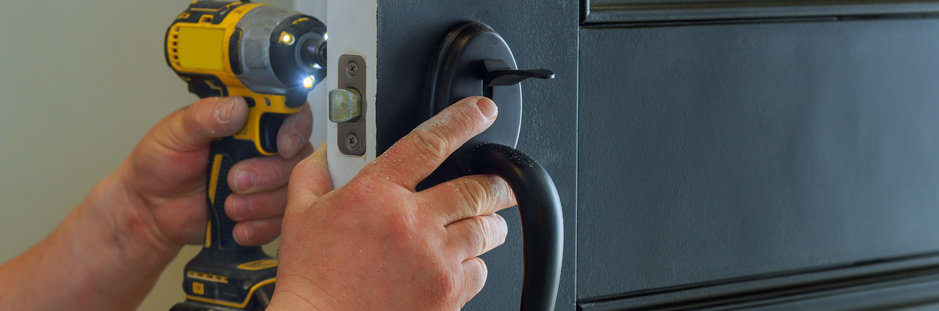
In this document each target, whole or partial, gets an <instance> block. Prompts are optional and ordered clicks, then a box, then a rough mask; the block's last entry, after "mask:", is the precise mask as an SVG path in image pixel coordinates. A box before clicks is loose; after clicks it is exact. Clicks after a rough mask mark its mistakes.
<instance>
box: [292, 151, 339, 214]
mask: <svg viewBox="0 0 939 311" xmlns="http://www.w3.org/2000/svg"><path fill="white" fill-rule="evenodd" d="M326 149H327V148H326V142H323V144H322V145H320V146H319V148H316V150H315V151H314V152H313V154H311V155H310V156H309V157H307V158H306V159H303V161H300V163H298V164H297V166H295V167H294V168H293V173H291V174H290V182H289V183H287V198H288V200H291V199H300V200H303V201H308V200H315V199H317V198H319V197H321V196H323V195H325V194H326V193H327V192H330V191H332V190H333V182H332V180H331V179H330V178H329V169H328V167H327V164H326ZM305 207H307V206H303V208H305ZM287 209H288V211H290V210H291V209H293V208H291V205H290V204H288V205H287Z"/></svg>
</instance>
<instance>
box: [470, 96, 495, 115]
mask: <svg viewBox="0 0 939 311" xmlns="http://www.w3.org/2000/svg"><path fill="white" fill-rule="evenodd" d="M476 108H478V109H479V112H482V113H483V116H485V117H486V118H488V119H492V118H495V117H496V114H498V113H499V108H498V107H496V104H495V103H493V102H492V101H491V100H489V99H488V98H481V99H479V100H478V101H476Z"/></svg>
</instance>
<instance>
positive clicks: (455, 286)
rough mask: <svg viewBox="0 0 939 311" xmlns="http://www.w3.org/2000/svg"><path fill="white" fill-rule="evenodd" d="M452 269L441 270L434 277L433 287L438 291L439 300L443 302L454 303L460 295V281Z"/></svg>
mask: <svg viewBox="0 0 939 311" xmlns="http://www.w3.org/2000/svg"><path fill="white" fill-rule="evenodd" d="M451 270H452V269H441V271H439V272H438V273H437V274H436V276H435V277H434V281H433V283H434V285H433V286H434V287H435V288H437V289H438V290H439V291H440V298H442V300H444V301H456V300H457V299H459V297H460V296H461V295H460V280H459V277H458V276H457V274H456V273H453V272H452V271H451Z"/></svg>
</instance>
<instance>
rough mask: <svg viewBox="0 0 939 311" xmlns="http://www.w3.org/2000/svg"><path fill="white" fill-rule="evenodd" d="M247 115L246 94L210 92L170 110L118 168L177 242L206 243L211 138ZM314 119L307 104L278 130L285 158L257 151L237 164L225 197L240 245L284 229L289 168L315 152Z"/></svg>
mask: <svg viewBox="0 0 939 311" xmlns="http://www.w3.org/2000/svg"><path fill="white" fill-rule="evenodd" d="M247 116H248V106H247V104H246V103H245V101H244V99H243V98H241V97H240V96H235V97H224V98H206V99H203V100H200V101H198V102H196V103H195V104H193V105H191V106H189V107H186V108H183V109H180V110H178V111H176V112H174V113H172V114H170V115H169V116H167V117H166V118H164V119H163V120H162V121H160V123H158V124H157V125H156V126H155V127H154V128H153V129H152V130H150V132H149V133H147V135H146V136H144V138H143V139H142V140H141V141H140V143H139V144H138V145H137V147H136V148H135V149H134V151H133V153H131V155H130V157H128V159H127V161H125V163H124V165H123V166H122V168H121V169H120V170H118V174H120V176H121V177H122V179H123V180H124V181H125V182H126V183H127V184H128V185H129V190H131V191H132V196H136V197H137V198H139V202H140V203H142V204H140V205H139V206H135V208H140V209H141V211H140V213H143V214H148V213H149V214H150V215H152V220H153V223H154V225H155V226H156V228H157V229H158V230H157V231H156V232H155V233H158V234H161V235H163V237H165V239H166V240H167V241H169V242H171V243H174V244H177V245H183V244H196V243H200V242H202V240H203V239H204V236H205V223H206V209H205V205H206V201H205V200H206V199H205V198H206V195H205V191H206V179H207V165H208V163H209V162H208V158H209V144H210V143H211V142H212V141H213V140H215V139H216V138H221V137H225V136H230V135H233V134H235V133H236V132H238V130H240V129H241V127H242V126H243V125H244V123H245V120H246V119H247ZM312 120H313V119H312V115H311V113H310V107H309V105H304V106H303V109H302V110H301V111H300V112H299V113H296V114H294V115H291V116H289V117H288V118H287V119H286V121H284V125H283V126H282V127H281V129H280V131H279V133H278V137H277V149H278V151H280V156H279V157H263V158H254V159H250V160H246V161H242V162H240V163H238V164H236V165H235V166H234V167H233V168H232V170H231V173H230V174H229V175H228V185H229V186H230V187H231V188H232V191H233V193H234V194H233V195H231V196H229V197H228V199H227V200H226V201H225V212H226V214H228V217H229V218H231V219H232V220H234V221H237V222H239V223H238V224H237V225H236V226H235V228H234V237H235V240H236V241H237V242H238V243H239V244H242V245H248V246H253V245H261V244H264V243H267V242H270V241H272V240H274V239H275V238H276V237H277V236H278V235H279V234H280V225H281V220H282V217H283V214H284V207H285V206H286V203H287V181H288V179H289V178H290V171H291V170H293V167H294V166H295V165H296V164H297V162H299V161H300V160H301V159H303V158H304V157H306V156H308V155H310V154H311V153H312V152H313V148H312V147H311V146H310V144H309V143H308V142H307V139H308V138H309V137H310V132H311V131H312Z"/></svg>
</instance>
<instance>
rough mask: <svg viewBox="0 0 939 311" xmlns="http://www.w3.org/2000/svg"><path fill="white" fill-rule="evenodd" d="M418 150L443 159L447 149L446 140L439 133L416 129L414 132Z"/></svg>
mask: <svg viewBox="0 0 939 311" xmlns="http://www.w3.org/2000/svg"><path fill="white" fill-rule="evenodd" d="M414 134H415V138H416V143H417V145H418V146H417V147H418V150H420V151H421V152H422V153H424V154H427V155H429V156H431V157H433V158H435V159H444V158H446V157H447V151H448V150H449V143H448V140H447V139H446V138H445V137H443V136H441V135H440V134H438V133H436V132H433V131H428V130H423V129H421V130H417V131H415V132H414Z"/></svg>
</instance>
